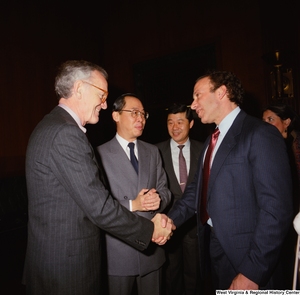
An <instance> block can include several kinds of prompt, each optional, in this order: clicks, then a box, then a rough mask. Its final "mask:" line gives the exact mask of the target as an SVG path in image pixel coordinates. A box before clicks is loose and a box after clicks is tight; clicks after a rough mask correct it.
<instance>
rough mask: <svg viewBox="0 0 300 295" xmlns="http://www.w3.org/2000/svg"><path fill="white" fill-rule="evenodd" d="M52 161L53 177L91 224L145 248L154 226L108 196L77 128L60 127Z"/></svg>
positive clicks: (94, 162)
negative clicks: (58, 181)
mask: <svg viewBox="0 0 300 295" xmlns="http://www.w3.org/2000/svg"><path fill="white" fill-rule="evenodd" d="M51 158H52V159H53V162H54V163H53V170H54V171H53V172H54V174H55V175H56V176H57V178H58V179H60V180H61V182H62V184H63V186H64V187H65V189H66V190H67V191H68V192H69V195H70V196H71V197H72V198H73V200H74V201H75V202H76V203H77V205H78V206H79V207H80V208H81V210H82V211H83V212H84V213H85V214H86V216H87V218H88V219H89V220H90V221H91V222H92V223H94V224H95V225H97V226H99V227H100V228H101V229H103V230H105V231H107V232H109V233H111V234H112V235H115V236H116V237H118V238H119V239H121V240H123V241H124V242H126V243H128V244H129V245H131V246H133V247H135V248H137V249H139V250H144V249H145V248H147V246H148V244H149V243H150V241H151V237H152V233H153V223H152V222H151V221H150V220H147V219H145V218H142V217H138V216H137V215H135V214H133V213H131V212H129V211H128V210H127V209H126V208H124V207H123V206H121V205H120V204H119V202H118V201H116V200H114V199H113V198H112V197H111V196H110V194H109V192H108V191H107V190H106V189H105V188H104V186H103V184H102V183H101V181H100V179H99V174H98V167H97V164H96V160H95V159H93V150H92V149H91V147H90V145H89V143H88V140H87V138H86V136H85V134H84V133H83V132H82V131H81V130H80V129H79V128H78V127H76V126H64V127H62V128H61V130H60V132H59V133H58V134H57V136H56V138H55V140H54V142H53V148H52V155H51Z"/></svg>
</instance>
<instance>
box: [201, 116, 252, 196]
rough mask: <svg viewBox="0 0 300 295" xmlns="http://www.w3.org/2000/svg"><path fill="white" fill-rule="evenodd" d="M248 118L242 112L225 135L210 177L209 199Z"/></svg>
mask: <svg viewBox="0 0 300 295" xmlns="http://www.w3.org/2000/svg"><path fill="white" fill-rule="evenodd" d="M245 117H246V113H245V112H243V111H240V113H239V114H238V115H237V117H236V118H235V120H234V121H233V123H232V126H231V127H230V128H229V130H228V132H227V134H226V135H225V137H224V139H223V141H222V143H221V145H220V146H219V149H218V151H217V153H216V155H215V158H214V161H213V164H212V167H211V170H210V176H209V184H208V192H207V195H208V199H209V197H210V191H211V188H212V186H213V185H214V182H215V180H216V178H217V175H218V173H219V171H220V169H221V167H222V166H223V163H224V161H225V160H226V158H227V156H228V154H229V153H230V151H231V150H232V148H233V147H234V146H235V145H236V136H237V135H239V134H240V133H241V129H242V125H243V121H244V119H245Z"/></svg>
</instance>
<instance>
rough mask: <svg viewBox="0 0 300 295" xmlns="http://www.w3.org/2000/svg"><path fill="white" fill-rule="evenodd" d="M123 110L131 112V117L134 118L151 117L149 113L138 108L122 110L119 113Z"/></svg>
mask: <svg viewBox="0 0 300 295" xmlns="http://www.w3.org/2000/svg"><path fill="white" fill-rule="evenodd" d="M121 112H128V113H130V114H131V117H132V118H136V117H137V116H140V117H141V118H142V119H145V120H147V119H148V118H149V113H147V112H145V113H143V112H140V111H137V110H121V111H119V113H121Z"/></svg>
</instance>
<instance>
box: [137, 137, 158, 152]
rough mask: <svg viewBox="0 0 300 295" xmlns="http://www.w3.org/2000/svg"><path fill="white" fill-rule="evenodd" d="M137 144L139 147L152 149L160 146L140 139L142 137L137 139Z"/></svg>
mask: <svg viewBox="0 0 300 295" xmlns="http://www.w3.org/2000/svg"><path fill="white" fill-rule="evenodd" d="M137 145H138V149H139V148H141V147H142V148H145V149H152V150H153V149H154V150H156V149H157V148H158V147H157V146H156V145H155V144H152V143H149V142H146V141H143V140H140V139H138V140H137Z"/></svg>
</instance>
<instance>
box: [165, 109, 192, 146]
mask: <svg viewBox="0 0 300 295" xmlns="http://www.w3.org/2000/svg"><path fill="white" fill-rule="evenodd" d="M193 124H194V121H193V120H192V121H191V122H189V120H188V119H187V118H186V113H185V112H183V113H177V114H169V115H168V119H167V126H168V132H169V135H170V136H171V137H172V138H173V140H174V141H176V142H177V143H178V144H184V143H185V142H186V141H187V139H188V137H189V132H190V129H191V128H192V126H193Z"/></svg>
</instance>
